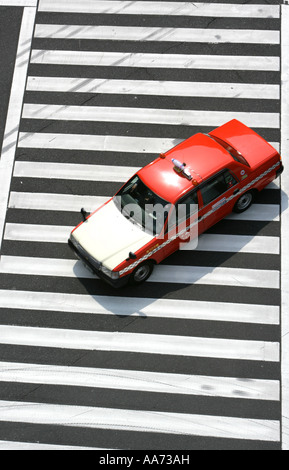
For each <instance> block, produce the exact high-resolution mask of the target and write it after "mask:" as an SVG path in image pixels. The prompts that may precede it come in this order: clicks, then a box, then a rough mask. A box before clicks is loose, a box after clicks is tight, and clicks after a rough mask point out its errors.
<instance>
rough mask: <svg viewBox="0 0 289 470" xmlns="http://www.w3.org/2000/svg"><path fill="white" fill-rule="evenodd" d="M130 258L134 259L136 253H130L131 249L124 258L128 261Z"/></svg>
mask: <svg viewBox="0 0 289 470" xmlns="http://www.w3.org/2000/svg"><path fill="white" fill-rule="evenodd" d="M130 259H136V255H135V254H134V253H132V252H131V251H130V252H129V255H128V258H127V259H126V261H129V260H130Z"/></svg>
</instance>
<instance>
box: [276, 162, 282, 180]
mask: <svg viewBox="0 0 289 470" xmlns="http://www.w3.org/2000/svg"><path fill="white" fill-rule="evenodd" d="M283 171H284V166H283V164H282V163H281V165H280V168H278V170H277V171H276V178H278V176H280V175H281V173H283Z"/></svg>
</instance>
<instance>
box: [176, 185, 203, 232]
mask: <svg viewBox="0 0 289 470" xmlns="http://www.w3.org/2000/svg"><path fill="white" fill-rule="evenodd" d="M196 204H198V192H197V191H193V192H192V193H190V194H189V195H188V196H186V197H185V198H184V199H181V200H180V201H179V202H178V204H177V207H176V211H177V223H178V224H179V223H180V222H182V221H184V220H185V219H188V218H189V217H190V216H191V215H192V214H193V213H194V212H196V210H195V209H197V208H195V207H194V206H192V205H196Z"/></svg>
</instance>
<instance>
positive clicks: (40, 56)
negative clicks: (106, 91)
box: [31, 49, 280, 72]
mask: <svg viewBox="0 0 289 470" xmlns="http://www.w3.org/2000/svg"><path fill="white" fill-rule="evenodd" d="M31 63H32V64H51V65H63V64H64V65H81V66H85V65H86V66H95V67H148V68H166V69H167V68H173V69H174V68H177V69H179V68H184V69H218V70H259V71H261V70H263V71H275V72H278V71H279V70H280V59H279V58H278V57H274V56H267V57H262V56H259V57H256V56H241V55H240V56H226V55H215V56H214V61H212V56H211V55H201V54H196V55H193V54H151V53H124V52H99V51H59V50H38V49H34V50H32V53H31Z"/></svg>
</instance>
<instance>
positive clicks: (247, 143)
mask: <svg viewBox="0 0 289 470" xmlns="http://www.w3.org/2000/svg"><path fill="white" fill-rule="evenodd" d="M282 171H283V165H282V162H281V157H280V155H279V153H278V152H277V151H276V150H275V149H274V148H273V147H272V146H271V145H270V144H269V143H268V142H267V141H265V140H264V139H263V138H262V137H261V136H259V135H258V134H257V133H256V132H254V131H253V130H252V129H250V128H248V127H247V126H245V125H244V124H242V123H241V122H239V121H237V120H235V119H234V120H232V121H230V122H228V123H226V124H224V125H222V126H221V127H218V128H217V129H215V130H213V131H211V132H210V133H209V134H202V133H199V134H196V135H193V136H192V137H190V138H189V139H187V140H185V141H183V142H181V143H180V144H178V145H177V146H176V147H174V148H173V149H171V150H169V151H167V152H165V153H164V154H161V155H160V156H159V157H158V158H157V159H156V160H154V161H153V162H152V163H150V164H149V165H147V166H145V167H144V168H142V169H141V170H139V171H138V172H137V173H136V174H135V175H134V176H132V178H130V180H129V181H128V182H127V183H125V184H124V185H123V186H122V188H121V189H120V190H119V191H118V192H117V193H116V195H115V196H114V197H112V198H111V199H109V200H108V201H107V202H106V203H105V204H104V205H103V206H101V207H100V208H98V209H97V210H96V211H95V212H93V213H92V214H88V213H86V212H85V211H84V210H83V209H82V214H83V221H82V222H81V223H80V224H79V225H78V226H77V227H75V228H74V229H73V230H72V232H71V234H70V238H69V245H70V247H71V248H72V249H73V250H74V252H75V253H76V255H77V257H78V258H80V259H81V260H82V261H84V263H85V264H86V266H87V267H88V268H89V269H90V270H92V271H93V272H94V273H96V274H97V275H98V277H100V278H102V279H104V280H105V281H107V282H108V283H109V284H111V285H113V286H115V287H120V286H123V285H125V284H126V283H127V282H130V283H133V284H139V283H141V282H143V281H145V280H146V279H148V277H149V276H150V274H151V273H152V270H153V267H154V265H155V264H158V263H160V262H161V261H162V260H163V259H164V258H166V257H167V256H169V255H170V254H172V253H173V252H175V251H176V250H178V249H179V247H180V243H182V244H184V243H185V240H186V234H187V233H191V229H192V226H196V224H197V234H201V233H202V232H204V231H205V230H207V229H208V228H209V227H211V226H212V225H213V224H216V223H217V222H218V221H220V220H221V219H223V218H224V217H226V216H227V215H228V214H230V213H231V212H232V211H235V212H239V213H240V212H243V211H245V210H246V209H248V208H249V207H250V205H251V204H252V202H253V200H254V197H255V195H256V194H257V193H258V192H259V191H261V190H262V189H263V188H265V186H267V185H268V184H269V183H270V182H271V181H273V180H274V179H275V178H276V177H277V176H279V175H280V174H281V173H282ZM196 205H197V206H196ZM155 207H158V208H161V209H163V212H162V217H158V216H157V215H156V214H157V211H156V210H155V209H154V208H155ZM178 207H185V208H186V207H188V208H191V207H197V212H196V210H195V211H193V216H192V212H190V211H189V210H188V211H187V212H185V215H184V211H183V212H182V214H183V216H182V220H181V218H178V217H179V216H178V209H177V208H178ZM134 208H136V209H139V210H135V209H134ZM131 209H133V210H131ZM172 215H174V218H173V219H172ZM144 220H149V221H151V224H149V225H150V227H149V228H148V227H147V224H145V223H144ZM170 220H173V223H170ZM184 220H185V222H184ZM192 220H193V223H192ZM181 224H182V229H181V230H179V227H180V226H181ZM176 227H177V230H176ZM187 238H188V239H189V238H191V237H189V236H188V237H187Z"/></svg>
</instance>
